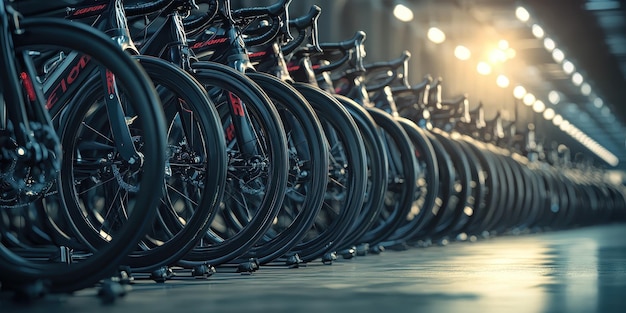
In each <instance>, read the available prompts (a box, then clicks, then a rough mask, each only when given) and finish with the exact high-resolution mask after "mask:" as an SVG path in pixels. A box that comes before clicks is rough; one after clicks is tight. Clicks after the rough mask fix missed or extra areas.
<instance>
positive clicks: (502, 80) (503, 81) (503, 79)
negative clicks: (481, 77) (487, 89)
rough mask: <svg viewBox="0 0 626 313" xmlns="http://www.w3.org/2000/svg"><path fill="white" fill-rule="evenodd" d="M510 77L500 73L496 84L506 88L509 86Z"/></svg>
mask: <svg viewBox="0 0 626 313" xmlns="http://www.w3.org/2000/svg"><path fill="white" fill-rule="evenodd" d="M509 83H510V82H509V78H508V77H506V76H504V75H502V74H500V75H498V77H497V78H496V84H497V85H498V87H500V88H506V87H509Z"/></svg>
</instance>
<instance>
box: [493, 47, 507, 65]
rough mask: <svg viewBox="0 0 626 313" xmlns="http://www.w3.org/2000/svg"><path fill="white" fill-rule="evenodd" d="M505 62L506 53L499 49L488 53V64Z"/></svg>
mask: <svg viewBox="0 0 626 313" xmlns="http://www.w3.org/2000/svg"><path fill="white" fill-rule="evenodd" d="M504 61H506V52H504V51H502V50H500V49H493V50H491V52H490V53H489V62H490V63H491V64H496V63H502V62H504Z"/></svg>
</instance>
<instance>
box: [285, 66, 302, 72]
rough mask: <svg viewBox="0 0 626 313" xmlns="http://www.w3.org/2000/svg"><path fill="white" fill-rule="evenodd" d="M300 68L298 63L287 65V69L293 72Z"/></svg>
mask: <svg viewBox="0 0 626 313" xmlns="http://www.w3.org/2000/svg"><path fill="white" fill-rule="evenodd" d="M299 69H300V65H292V66H288V67H287V71H289V72H294V71H297V70H299Z"/></svg>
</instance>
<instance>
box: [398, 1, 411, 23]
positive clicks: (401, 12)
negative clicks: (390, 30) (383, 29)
mask: <svg viewBox="0 0 626 313" xmlns="http://www.w3.org/2000/svg"><path fill="white" fill-rule="evenodd" d="M393 16H395V17H396V18H397V19H398V20H400V21H402V22H410V21H412V20H413V10H411V9H410V8H409V7H407V6H406V5H404V4H401V3H399V4H396V6H395V7H393Z"/></svg>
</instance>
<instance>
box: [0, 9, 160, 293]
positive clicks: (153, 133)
mask: <svg viewBox="0 0 626 313" xmlns="http://www.w3.org/2000/svg"><path fill="white" fill-rule="evenodd" d="M20 26H21V27H23V29H24V30H25V31H24V33H22V34H20V35H15V36H14V38H13V39H14V43H15V49H16V51H17V54H16V55H17V57H18V58H19V55H20V53H21V52H22V51H26V50H29V51H31V50H32V51H42V50H50V49H51V50H55V51H59V50H65V51H70V50H71V51H79V52H80V53H81V54H83V55H88V56H89V58H90V59H89V60H90V62H93V63H94V64H95V63H98V64H99V65H100V66H101V67H103V68H106V69H107V70H108V71H109V73H112V74H113V75H114V77H115V80H116V84H117V87H118V90H116V91H119V94H120V95H122V94H123V95H126V96H127V97H128V99H132V101H129V102H128V103H126V104H127V105H128V108H129V109H128V110H127V111H125V112H124V114H129V115H126V117H127V118H131V119H134V122H133V124H135V125H134V127H136V128H138V129H141V131H142V133H143V134H144V135H143V141H142V143H143V145H142V147H141V151H142V158H141V160H140V161H141V162H140V163H139V164H138V165H139V166H137V167H135V168H134V173H135V175H133V178H134V186H135V187H136V189H135V191H134V192H133V193H132V201H125V203H124V204H125V205H126V206H125V207H124V208H119V207H117V208H115V209H116V210H115V211H116V213H120V211H121V210H119V209H123V212H124V213H123V215H124V216H123V218H120V219H118V222H119V223H118V224H116V225H109V226H111V228H107V229H105V230H103V231H105V232H106V233H107V234H108V236H107V239H108V240H107V241H106V245H102V246H100V247H96V248H97V249H94V250H87V251H82V252H84V253H80V252H79V251H75V252H74V253H73V254H69V255H66V256H69V259H66V260H65V263H60V262H58V261H56V262H54V261H53V262H50V261H49V259H48V258H47V257H46V258H43V259H42V258H36V257H35V258H34V257H33V255H37V253H38V252H41V253H42V254H43V255H46V256H49V254H48V253H49V250H48V251H45V250H46V249H42V250H44V251H39V250H38V249H36V248H35V247H29V251H28V252H29V253H30V256H25V255H20V254H18V253H14V251H12V250H10V249H8V248H7V247H5V246H4V245H3V244H0V264H1V265H2V266H3V267H5V266H9V267H8V268H6V267H5V268H4V269H3V270H1V271H0V281H2V284H3V287H7V288H11V286H15V285H23V284H28V283H31V282H34V281H37V280H41V281H44V284H46V285H47V286H48V288H49V289H50V290H51V291H74V290H78V289H81V288H84V287H88V286H92V285H93V284H95V283H96V282H98V281H99V280H100V279H102V278H105V277H107V276H110V275H113V274H114V273H115V271H116V270H117V268H118V266H119V265H120V262H121V261H122V260H123V258H125V257H126V255H127V254H128V253H129V252H130V251H131V250H132V249H133V248H135V247H136V244H137V242H138V241H139V239H140V238H141V237H142V236H143V235H144V234H145V230H146V229H147V228H146V227H147V226H148V225H149V224H150V222H151V221H152V220H153V217H154V214H155V210H154V207H155V206H156V203H157V201H158V197H156V196H155V193H154V190H159V189H160V188H161V187H160V185H161V182H162V179H163V175H164V173H163V171H159V170H156V171H155V170H149V171H143V169H148V168H149V169H161V168H163V167H164V153H163V151H165V150H164V149H165V141H164V138H165V135H164V134H165V132H164V129H165V128H164V122H163V113H162V110H161V109H160V101H159V99H158V97H157V96H156V93H155V90H154V88H153V87H152V85H151V83H150V82H149V79H148V77H147V75H146V74H145V72H144V71H143V70H141V69H140V68H139V67H138V65H137V63H136V62H135V61H133V60H132V59H131V58H130V57H129V56H128V55H126V54H125V53H124V52H122V51H121V50H120V49H119V48H118V47H117V46H115V45H114V44H113V42H112V41H111V40H110V38H107V37H106V36H104V35H101V34H99V33H96V32H95V31H93V30H92V29H91V28H89V27H88V26H83V25H78V24H74V23H70V22H65V21H59V20H56V19H35V18H33V19H24V20H22V21H21V22H20ZM110 78H113V76H110ZM109 82H111V81H109ZM76 83H78V82H76ZM109 91H110V90H109ZM111 94H112V95H114V93H111ZM103 95H104V94H103ZM69 109H72V108H69ZM122 118H124V115H122ZM111 144H114V142H113V143H107V147H108V146H110V145H111ZM63 148H64V151H63V153H64V161H63V163H62V168H61V175H60V178H59V180H61V181H62V179H65V178H67V177H66V173H67V163H68V162H72V161H76V159H75V157H74V156H75V154H74V152H75V151H69V150H67V148H66V147H63ZM59 185H60V184H59ZM61 195H63V194H62V193H61ZM127 200H131V199H127ZM2 239H3V238H2ZM46 248H48V249H49V248H50V247H49V246H48V247H46ZM52 248H53V250H56V251H57V252H58V251H59V247H52ZM61 250H62V249H61Z"/></svg>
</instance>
